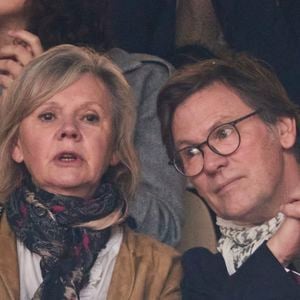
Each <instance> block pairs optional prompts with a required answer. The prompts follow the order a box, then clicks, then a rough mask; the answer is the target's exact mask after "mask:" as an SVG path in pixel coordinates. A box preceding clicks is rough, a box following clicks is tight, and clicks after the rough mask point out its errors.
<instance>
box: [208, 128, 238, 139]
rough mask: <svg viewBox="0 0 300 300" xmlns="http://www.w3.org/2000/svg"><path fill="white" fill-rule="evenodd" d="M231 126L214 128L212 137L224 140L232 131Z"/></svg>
mask: <svg viewBox="0 0 300 300" xmlns="http://www.w3.org/2000/svg"><path fill="white" fill-rule="evenodd" d="M233 131H234V130H233V128H232V127H231V126H224V127H221V128H219V129H218V130H216V131H215V132H214V134H213V136H212V137H213V138H214V139H218V140H224V139H226V138H228V137H229V136H230V135H231V134H232V133H233Z"/></svg>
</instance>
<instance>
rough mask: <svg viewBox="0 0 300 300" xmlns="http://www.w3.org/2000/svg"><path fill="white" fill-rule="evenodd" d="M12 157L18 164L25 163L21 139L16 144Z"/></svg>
mask: <svg viewBox="0 0 300 300" xmlns="http://www.w3.org/2000/svg"><path fill="white" fill-rule="evenodd" d="M11 157H12V159H13V160H14V161H15V162H17V163H21V162H23V161H24V156H23V150H22V147H21V145H20V140H19V139H18V140H17V142H16V143H15V144H14V146H13V148H12V151H11Z"/></svg>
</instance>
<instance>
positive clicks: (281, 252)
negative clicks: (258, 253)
mask: <svg viewBox="0 0 300 300" xmlns="http://www.w3.org/2000/svg"><path fill="white" fill-rule="evenodd" d="M290 199H291V200H289V202H287V203H286V204H283V205H282V206H281V211H282V213H284V215H285V216H286V219H285V220H284V222H283V224H282V225H281V227H280V228H279V230H278V231H277V232H276V233H275V234H274V236H273V237H272V238H271V239H270V240H269V241H268V242H267V245H268V247H269V249H270V250H271V252H272V253H273V254H274V256H275V257H276V258H277V259H278V261H279V262H280V263H281V264H282V265H283V266H284V267H285V266H287V265H288V264H289V263H290V262H291V261H292V260H294V259H295V258H296V257H299V256H300V192H299V191H298V192H296V193H295V194H294V195H292V197H290Z"/></svg>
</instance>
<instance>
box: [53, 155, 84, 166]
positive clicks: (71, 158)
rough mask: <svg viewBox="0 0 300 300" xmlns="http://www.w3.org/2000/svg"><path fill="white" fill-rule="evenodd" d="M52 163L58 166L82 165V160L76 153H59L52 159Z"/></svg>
mask: <svg viewBox="0 0 300 300" xmlns="http://www.w3.org/2000/svg"><path fill="white" fill-rule="evenodd" d="M54 161H55V162H56V163H58V164H63V165H71V166H73V165H79V164H81V163H82V161H83V158H82V156H81V155H79V154H78V153H76V152H70V151H66V152H60V153H59V154H57V155H56V156H55V157H54Z"/></svg>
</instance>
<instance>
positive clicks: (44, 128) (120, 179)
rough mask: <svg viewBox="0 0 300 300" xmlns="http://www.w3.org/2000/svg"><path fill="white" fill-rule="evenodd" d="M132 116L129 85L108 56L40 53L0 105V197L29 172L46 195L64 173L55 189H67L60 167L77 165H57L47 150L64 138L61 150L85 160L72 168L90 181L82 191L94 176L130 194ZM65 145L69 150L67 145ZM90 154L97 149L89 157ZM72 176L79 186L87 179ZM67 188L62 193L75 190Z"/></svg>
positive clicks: (91, 185)
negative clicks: (66, 142) (46, 190)
mask: <svg viewBox="0 0 300 300" xmlns="http://www.w3.org/2000/svg"><path fill="white" fill-rule="evenodd" d="M76 90H77V91H76ZM89 90H90V91H94V96H93V93H91V92H89ZM68 91H69V93H68ZM88 93H91V95H89V94H88ZM68 95H69V96H68ZM68 101H70V104H69V105H68ZM90 102H93V103H90ZM98 102H99V103H98ZM68 107H69V108H68ZM134 116H135V112H134V107H133V105H132V95H131V90H130V88H129V86H128V84H127V82H126V80H125V79H124V77H123V76H122V75H121V72H120V71H119V69H118V68H116V67H115V66H114V65H113V64H112V63H111V62H110V61H109V60H108V59H107V58H105V57H103V56H100V55H98V54H96V53H95V52H93V51H92V50H87V49H82V48H79V47H75V46H71V45H62V46H58V47H55V48H53V49H51V50H50V51H48V52H45V53H44V54H42V55H41V56H40V57H39V58H37V59H36V60H35V61H34V62H33V63H32V64H31V65H30V66H29V67H26V68H25V69H24V72H22V75H21V76H20V77H18V78H17V80H16V81H14V82H13V84H12V86H11V88H10V90H9V92H8V96H7V97H5V99H3V102H2V104H1V133H0V136H1V139H0V140H1V145H0V156H1V165H2V166H1V174H0V175H1V178H2V180H1V187H0V192H1V199H6V197H7V196H8V195H9V194H10V193H11V192H12V191H14V190H15V189H16V188H18V187H20V185H21V184H22V182H23V179H24V178H25V177H26V176H27V175H28V173H30V175H31V176H32V178H33V180H34V182H35V183H36V184H37V185H40V186H41V187H42V188H46V189H47V187H49V186H50V187H51V185H54V189H53V188H52V187H51V188H50V191H52V192H55V185H59V184H60V183H62V184H63V181H64V176H65V178H66V187H62V188H61V191H67V190H68V187H67V185H68V178H69V177H70V178H71V177H72V176H71V175H72V174H71V175H70V174H69V175H68V174H65V175H64V174H63V173H64V172H63V171H61V172H60V171H59V168H60V167H61V168H62V170H66V169H67V171H66V172H67V173H68V172H70V173H72V169H73V171H74V170H75V169H76V168H69V169H68V168H64V167H63V166H62V165H63V164H62V165H61V166H60V165H59V163H58V162H56V163H55V159H56V160H60V159H59V157H56V158H55V155H54V154H55V153H56V152H55V151H58V150H59V148H60V146H59V145H60V144H61V145H62V144H64V143H63V141H66V140H69V144H68V145H67V146H66V145H65V146H64V147H65V148H66V149H69V151H70V153H72V151H73V150H74V151H75V150H76V149H77V150H76V151H79V152H78V155H79V154H80V153H81V154H80V155H81V156H82V159H81V160H82V161H84V158H85V159H86V162H85V164H84V163H82V164H79V165H78V166H77V167H78V169H79V170H80V169H81V168H80V167H82V170H81V171H82V172H83V173H84V172H86V175H87V176H86V178H90V179H91V180H90V182H88V183H87V184H86V187H88V189H90V190H91V191H92V190H94V189H95V188H96V186H98V185H99V183H100V182H101V180H105V181H110V182H113V183H115V184H116V185H117V186H119V188H120V189H121V191H122V192H123V195H124V197H125V198H130V197H131V196H132V194H133V192H134V190H135V186H136V182H137V158H136V156H135V151H134V149H133V144H132V140H133V128H134V123H135V118H134ZM39 124H40V125H39ZM28 126H29V127H28ZM30 128H31V129H30ZM68 133H69V134H68ZM68 137H69V138H68ZM72 140H73V143H71V141H72ZM71 144H73V146H74V147H75V148H76V149H75V148H74V149H73V150H72V149H71V148H72V147H73V146H72V145H71ZM100 144H101V145H102V146H101V147H100ZM76 145H77V146H76ZM78 145H81V146H80V147H79V146H78ZM71 146H72V147H71ZM78 147H79V148H80V149H81V150H80V149H79V148H78ZM34 149H39V151H37V153H35V151H36V150H34ZM66 149H65V150H64V151H67V150H66ZM62 150H63V147H62V148H61V151H62ZM71 150H72V151H71ZM12 151H13V152H12ZM85 151H86V153H85ZM93 151H96V152H97V151H98V152H99V153H96V155H94V154H93ZM10 153H13V156H11V154H10ZM51 155H52V156H53V157H52V156H51ZM51 157H52V159H51ZM69 158H70V159H69V160H68V159H67V157H66V159H65V160H64V161H65V164H66V165H67V163H68V161H69V162H70V163H71V162H72V160H73V161H74V159H75V158H76V157H75V156H74V157H73V158H72V157H71V156H70V157H69ZM77 158H78V159H77V160H79V157H77ZM75 160H76V159H75ZM47 164H48V165H47ZM51 165H52V167H51ZM84 165H85V166H84ZM73 167H74V166H73ZM51 171H53V172H52V173H51ZM81 171H80V172H81ZM80 172H79V173H80ZM84 174H85V173H84ZM75 175H76V174H75ZM89 176H90V177H89ZM73 177H74V176H73ZM73 177H72V178H73ZM75 177H76V178H75ZM75 177H74V178H73V179H72V178H71V179H70V180H71V181H72V180H75V181H76V180H77V181H78V185H80V184H82V183H81V182H79V181H80V180H82V182H83V181H84V180H86V178H82V177H84V176H81V175H80V174H77V175H76V176H75ZM72 184H73V183H72ZM72 184H71V185H72ZM71 185H70V187H69V194H70V195H73V194H74V193H75V194H76V189H75V188H74V193H73V192H72V186H71ZM75 185H76V184H75V183H74V184H73V186H74V187H75ZM57 190H58V191H59V188H58V189H57ZM78 190H79V189H78ZM78 196H82V197H85V196H84V195H78ZM90 196H91V195H87V197H90Z"/></svg>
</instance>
